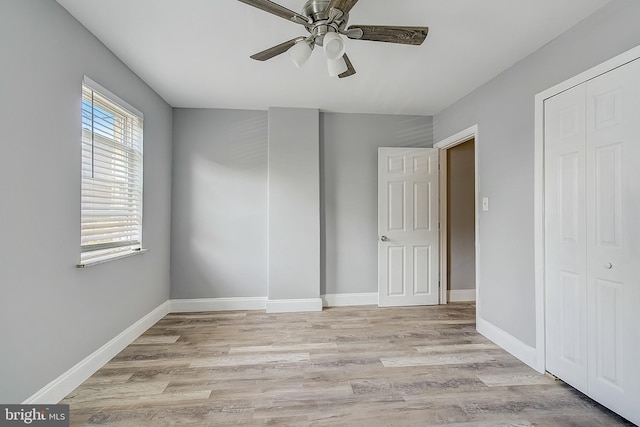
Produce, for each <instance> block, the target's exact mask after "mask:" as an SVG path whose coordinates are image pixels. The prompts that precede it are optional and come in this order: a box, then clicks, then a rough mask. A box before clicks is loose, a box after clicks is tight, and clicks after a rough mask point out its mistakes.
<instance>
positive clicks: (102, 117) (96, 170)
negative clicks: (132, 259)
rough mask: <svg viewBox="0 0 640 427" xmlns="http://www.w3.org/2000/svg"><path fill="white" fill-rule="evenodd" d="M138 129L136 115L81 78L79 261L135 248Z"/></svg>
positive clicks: (138, 198) (139, 234)
mask: <svg viewBox="0 0 640 427" xmlns="http://www.w3.org/2000/svg"><path fill="white" fill-rule="evenodd" d="M142 130H143V117H142V114H140V113H138V112H137V111H136V110H135V109H133V108H131V107H130V106H128V104H126V103H124V101H122V100H120V99H119V98H117V97H116V96H114V95H112V94H111V93H109V92H108V91H106V90H105V89H104V88H102V87H100V86H99V85H97V84H96V83H94V82H92V81H90V80H89V79H87V78H85V80H84V82H83V85H82V194H81V256H80V262H81V265H84V264H86V263H90V262H92V261H101V260H105V259H109V258H114V257H119V256H122V255H124V254H126V253H128V252H131V251H136V250H140V248H141V242H142V158H143V157H142Z"/></svg>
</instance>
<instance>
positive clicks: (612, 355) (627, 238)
mask: <svg viewBox="0 0 640 427" xmlns="http://www.w3.org/2000/svg"><path fill="white" fill-rule="evenodd" d="M638 76H640V60H636V61H634V62H632V63H630V64H627V65H626V66H624V67H620V68H618V69H615V70H613V71H610V72H609V73H606V74H603V75H602V76H600V77H598V78H596V79H593V80H591V81H589V82H587V83H586V87H587V111H586V117H587V123H586V129H587V135H586V150H587V151H586V152H587V188H586V191H587V227H588V230H591V232H590V233H589V234H588V239H587V266H588V267H587V290H588V291H587V292H588V305H587V311H588V312H589V313H591V315H590V316H589V317H588V325H587V328H588V330H589V352H588V353H589V395H590V396H592V397H593V398H594V399H596V400H598V401H599V402H601V403H603V404H605V405H606V406H608V407H609V408H611V409H613V410H615V411H616V412H618V413H620V414H621V415H623V416H625V417H627V418H630V419H631V420H632V421H634V422H636V423H639V422H640V405H638V402H640V369H638V363H639V361H640V315H639V314H638V313H640V310H639V304H640V226H639V224H640V79H638Z"/></svg>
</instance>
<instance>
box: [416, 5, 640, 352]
mask: <svg viewBox="0 0 640 427" xmlns="http://www.w3.org/2000/svg"><path fill="white" fill-rule="evenodd" d="M638 17H640V2H639V1H637V0H614V1H612V2H611V3H610V4H609V5H607V6H605V7H604V8H603V9H601V10H600V11H598V12H596V13H595V14H594V15H592V16H590V17H589V18H587V19H585V20H584V21H582V22H581V23H579V24H578V25H577V26H575V27H574V28H572V29H571V30H569V31H568V32H566V33H565V34H563V35H561V36H560V37H558V38H557V39H555V40H554V41H552V42H551V43H549V44H547V45H546V46H544V47H543V48H541V49H540V50H538V51H537V52H535V53H533V54H532V55H530V56H528V57H527V58H525V59H524V60H522V61H521V62H519V63H518V64H516V65H515V66H513V67H512V68H510V69H509V70H507V71H505V72H504V73H502V74H501V75H500V76H498V77H496V78H495V79H493V80H492V81H490V82H488V83H487V84H485V85H484V86H482V87H480V88H479V89H477V90H475V91H474V92H472V93H471V94H469V95H467V96H466V97H465V98H463V99H462V100H460V101H458V102H457V103H455V104H454V105H452V106H450V107H449V108H447V109H445V110H444V111H442V112H441V113H439V114H437V115H436V116H435V118H434V133H435V140H436V141H440V140H442V139H444V138H446V137H448V136H450V135H453V134H455V133H457V132H458V131H460V130H463V129H466V128H467V127H469V126H472V125H474V124H478V125H479V140H478V141H477V142H476V149H477V150H478V156H479V159H478V162H479V193H480V197H489V198H490V210H489V212H481V215H480V218H479V221H480V226H479V227H480V230H479V231H480V264H479V265H480V267H481V268H480V269H479V275H480V282H481V284H480V289H481V290H480V292H481V294H480V300H481V306H480V316H481V317H482V318H483V319H485V320H487V321H489V322H490V323H492V324H493V325H495V326H497V327H499V328H500V329H502V330H504V331H506V332H508V333H509V334H511V335H513V336H514V337H516V338H518V339H519V340H521V341H523V342H524V343H526V344H528V345H530V346H532V347H535V332H536V330H535V315H534V311H535V300H534V246H533V237H534V235H533V224H534V222H533V221H534V207H533V200H534V193H533V183H534V181H533V166H534V158H533V143H534V96H535V95H536V94H537V93H539V92H541V91H543V90H545V89H547V88H549V87H551V86H553V85H555V84H557V83H560V82H562V81H564V80H566V79H568V78H570V77H572V76H574V75H576V74H579V73H581V72H583V71H585V70H587V69H589V68H590V67H592V66H595V65H597V64H599V63H601V62H603V61H605V60H607V59H609V58H611V57H613V56H616V55H617V54H620V53H622V52H624V51H626V50H628V49H631V48H632V47H634V46H637V45H639V44H640V25H638ZM425 96H426V95H425Z"/></svg>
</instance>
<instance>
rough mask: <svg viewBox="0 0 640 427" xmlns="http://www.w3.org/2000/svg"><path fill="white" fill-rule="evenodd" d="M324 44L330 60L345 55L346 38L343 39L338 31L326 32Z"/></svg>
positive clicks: (325, 52) (326, 54)
mask: <svg viewBox="0 0 640 427" xmlns="http://www.w3.org/2000/svg"><path fill="white" fill-rule="evenodd" d="M322 45H323V46H324V54H325V56H326V57H327V59H328V60H332V61H335V60H337V59H339V58H342V56H343V55H344V52H345V46H344V40H342V37H340V34H338V33H335V32H333V31H332V32H329V33H327V34H325V35H324V40H323V42H322Z"/></svg>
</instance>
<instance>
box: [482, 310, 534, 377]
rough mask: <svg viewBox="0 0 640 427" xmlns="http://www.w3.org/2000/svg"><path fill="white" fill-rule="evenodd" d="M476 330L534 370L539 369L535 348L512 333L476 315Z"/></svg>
mask: <svg viewBox="0 0 640 427" xmlns="http://www.w3.org/2000/svg"><path fill="white" fill-rule="evenodd" d="M476 328H477V329H478V332H480V333H481V334H482V335H484V336H485V337H486V338H488V339H490V340H491V341H493V342H494V343H496V344H497V345H499V346H500V347H502V348H503V349H504V350H506V351H508V352H509V353H511V354H512V355H513V356H515V357H516V358H518V359H520V360H521V361H522V362H524V363H526V364H527V365H529V366H530V367H532V368H533V369H535V370H536V371H537V370H538V369H539V364H538V353H537V351H536V349H535V348H533V347H530V346H528V345H527V344H525V343H523V342H522V341H520V340H519V339H517V338H516V337H514V336H513V335H511V334H509V333H507V332H505V331H503V330H502V329H500V328H498V327H497V326H495V325H494V324H492V323H489V322H487V321H486V320H484V319H481V318H480V317H478V318H477V319H476Z"/></svg>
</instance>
